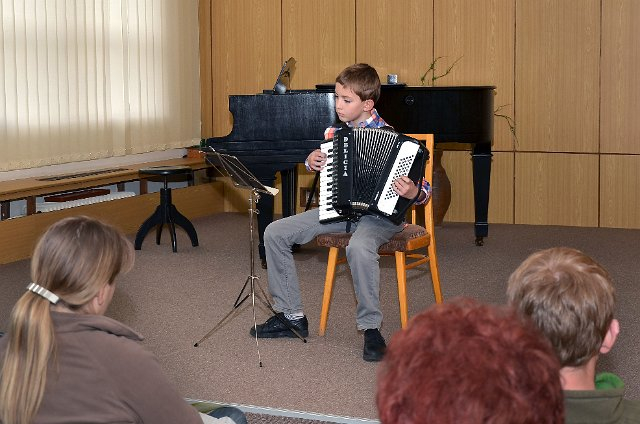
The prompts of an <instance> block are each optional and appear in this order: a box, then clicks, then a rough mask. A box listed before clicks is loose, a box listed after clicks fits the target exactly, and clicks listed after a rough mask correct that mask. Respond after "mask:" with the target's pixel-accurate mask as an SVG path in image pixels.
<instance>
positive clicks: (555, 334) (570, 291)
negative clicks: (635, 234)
mask: <svg viewBox="0 0 640 424" xmlns="http://www.w3.org/2000/svg"><path fill="white" fill-rule="evenodd" d="M507 299H508V302H509V303H510V304H511V305H512V306H513V307H515V308H516V309H517V310H518V311H519V312H520V313H521V314H522V315H524V316H526V317H529V318H531V320H532V321H533V322H534V323H535V325H536V326H537V327H538V328H539V329H540V330H541V331H542V333H544V335H545V336H546V337H547V338H548V339H549V341H550V342H551V344H552V345H553V347H554V349H555V351H556V355H557V356H558V359H559V360H560V364H561V366H562V367H563V368H562V373H563V385H564V387H565V389H573V388H575V389H578V390H582V389H585V390H590V389H593V388H594V381H593V378H592V377H593V376H590V377H589V379H588V380H587V381H579V380H577V379H575V378H574V377H576V376H578V375H579V373H578V374H577V373H576V371H579V370H581V369H585V368H586V369H591V371H592V372H594V373H595V362H596V360H597V358H598V356H599V355H600V354H601V353H607V352H609V350H610V349H611V348H612V347H613V344H614V343H615V341H616V337H617V336H618V333H619V324H618V321H617V320H616V319H614V317H613V313H614V307H615V289H614V286H613V283H612V281H611V277H610V276H609V273H608V272H607V271H606V270H605V269H604V268H603V267H602V266H601V265H600V264H598V263H597V262H596V261H595V260H593V259H592V258H590V257H589V256H587V255H585V254H584V253H582V252H581V251H579V250H576V249H572V248H567V247H556V248H551V249H546V250H541V251H538V252H535V253H533V254H532V255H530V256H529V257H528V258H527V259H525V260H524V262H522V264H520V266H519V267H518V268H517V269H516V270H515V271H514V272H513V273H512V274H511V276H510V277H509V281H508V284H507Z"/></svg>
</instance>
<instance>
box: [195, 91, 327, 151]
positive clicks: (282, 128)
mask: <svg viewBox="0 0 640 424" xmlns="http://www.w3.org/2000/svg"><path fill="white" fill-rule="evenodd" d="M229 111H230V112H231V113H232V115H233V129H232V130H231V132H230V133H229V135H227V136H225V137H216V138H213V139H208V140H207V141H208V142H210V141H211V142H213V143H215V142H216V141H243V140H247V141H248V140H262V141H268V140H320V141H321V140H322V139H323V138H324V130H325V129H326V128H327V127H330V126H331V125H333V124H334V123H335V122H336V113H335V98H334V93H333V92H326V91H313V90H290V91H287V92H286V93H284V94H273V93H272V92H269V93H262V94H252V95H230V96H229Z"/></svg>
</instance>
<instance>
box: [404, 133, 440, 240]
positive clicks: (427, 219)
mask: <svg viewBox="0 0 640 424" xmlns="http://www.w3.org/2000/svg"><path fill="white" fill-rule="evenodd" d="M405 135H406V136H408V137H411V138H415V139H416V140H420V141H422V142H423V143H424V145H425V147H426V148H427V150H428V151H429V160H428V161H427V163H426V165H425V167H424V179H425V180H427V181H429V184H431V187H432V188H433V157H434V151H433V149H434V145H435V142H434V140H433V134H405ZM432 196H433V193H432ZM419 208H422V209H423V211H422V212H424V225H423V226H424V228H426V230H427V231H428V232H429V234H433V231H434V223H433V199H431V200H430V201H428V202H427V203H426V204H425V205H418V206H416V205H414V206H413V207H412V208H411V223H412V224H418V225H421V223H418V209H419Z"/></svg>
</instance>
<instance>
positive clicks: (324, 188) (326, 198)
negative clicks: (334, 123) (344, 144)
mask: <svg viewBox="0 0 640 424" xmlns="http://www.w3.org/2000/svg"><path fill="white" fill-rule="evenodd" d="M332 150H333V140H329V141H325V142H323V143H322V144H320V151H321V152H322V153H324V154H326V155H327V163H326V164H325V166H324V168H322V170H321V171H320V194H319V199H318V204H319V214H320V222H331V221H333V220H336V219H341V218H342V217H341V216H340V214H338V211H336V210H335V209H334V208H333V206H332V197H333V190H332V189H333V178H332V177H331V173H332V171H333V154H332Z"/></svg>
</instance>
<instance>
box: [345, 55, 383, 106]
mask: <svg viewBox="0 0 640 424" xmlns="http://www.w3.org/2000/svg"><path fill="white" fill-rule="evenodd" d="M336 82H337V83H340V84H342V85H343V86H344V87H346V88H350V89H351V90H353V92H354V93H356V94H357V95H358V97H360V100H362V101H365V100H373V103H377V102H378V99H379V98H380V77H379V76H378V72H377V71H376V70H375V69H374V68H373V67H371V66H369V65H367V64H366V63H356V64H355V65H351V66H349V67H347V68H345V69H343V70H342V72H340V74H338V76H337V77H336Z"/></svg>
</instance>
